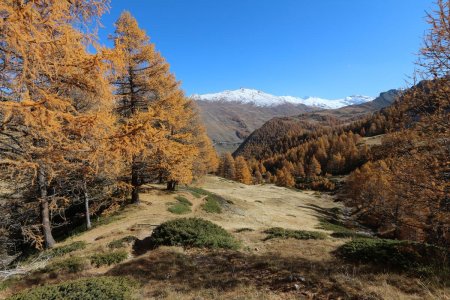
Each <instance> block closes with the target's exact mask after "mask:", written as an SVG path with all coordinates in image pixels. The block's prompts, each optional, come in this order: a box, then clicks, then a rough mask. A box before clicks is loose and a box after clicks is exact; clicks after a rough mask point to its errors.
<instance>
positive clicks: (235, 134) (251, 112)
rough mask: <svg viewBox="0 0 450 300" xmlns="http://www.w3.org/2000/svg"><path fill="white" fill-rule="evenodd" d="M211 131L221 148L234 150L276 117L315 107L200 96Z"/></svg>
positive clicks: (296, 113)
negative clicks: (206, 99)
mask: <svg viewBox="0 0 450 300" xmlns="http://www.w3.org/2000/svg"><path fill="white" fill-rule="evenodd" d="M196 103H197V106H198V108H199V111H200V115H201V117H202V120H203V122H204V124H205V126H206V129H207V131H208V135H209V137H210V138H211V140H212V141H213V142H214V145H215V147H216V149H217V150H218V151H219V152H225V151H230V152H233V151H234V150H236V148H237V147H238V146H239V145H240V144H241V143H242V142H243V141H244V140H245V139H246V138H247V137H248V136H249V135H250V133H252V132H253V131H254V130H255V129H257V128H259V127H261V126H262V125H263V124H264V123H265V122H267V121H268V120H270V119H272V118H274V117H285V116H291V115H298V114H301V113H304V112H308V111H312V108H310V107H308V106H306V105H302V104H299V105H294V104H291V103H283V104H281V105H277V106H256V105H253V104H250V103H239V102H226V101H205V100H197V101H196Z"/></svg>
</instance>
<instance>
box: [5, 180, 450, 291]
mask: <svg viewBox="0 0 450 300" xmlns="http://www.w3.org/2000/svg"><path fill="white" fill-rule="evenodd" d="M200 187H201V188H203V189H204V190H206V191H209V192H213V193H214V194H216V195H218V196H217V197H219V196H221V197H223V198H220V197H219V198H218V199H222V200H220V201H221V206H222V213H219V214H213V213H207V212H205V211H203V210H202V206H201V205H202V203H204V201H205V199H204V198H205V196H202V197H200V198H197V197H198V195H199V193H204V192H202V190H201V189H199V188H200ZM177 195H182V196H183V197H185V198H186V199H189V201H191V202H192V204H193V205H192V211H193V212H191V213H188V214H185V215H183V217H191V216H195V217H200V218H204V219H207V220H210V221H212V222H214V223H215V224H218V225H221V226H223V228H225V229H226V230H227V231H228V232H230V233H231V234H232V235H233V236H234V237H235V238H237V239H238V240H240V242H241V244H242V246H241V248H240V250H207V249H196V248H185V249H183V248H181V247H159V248H157V249H153V250H152V249H150V248H148V246H147V244H146V240H147V239H148V237H149V236H150V235H151V233H152V231H153V230H154V228H155V227H156V226H157V225H159V224H161V223H162V222H165V221H167V220H171V219H175V218H177V217H179V216H177V215H175V214H172V213H170V212H168V211H167V208H168V207H169V206H170V204H171V203H174V202H176V200H175V197H176V196H177ZM141 199H142V203H141V204H140V205H139V206H129V207H127V208H126V209H125V210H123V211H121V212H119V213H118V214H116V215H113V216H110V217H104V218H102V219H101V220H100V222H97V223H94V224H97V225H95V226H94V228H93V229H92V230H90V231H88V232H82V233H79V234H77V235H75V236H73V237H71V238H68V239H66V240H65V241H64V242H61V243H59V244H58V245H57V246H58V247H63V246H66V247H67V246H68V245H73V244H74V243H75V242H78V243H80V242H85V243H87V244H86V246H85V248H84V249H79V250H77V249H75V250H73V251H72V252H70V253H68V254H65V255H63V256H62V257H56V258H50V259H46V260H41V261H40V263H38V262H39V258H38V259H34V260H33V259H31V260H30V259H29V260H28V262H32V263H23V264H22V267H21V270H23V271H25V270H28V273H27V274H26V275H21V276H19V277H18V278H15V279H11V280H8V281H5V282H4V283H2V284H1V285H0V290H1V291H0V298H2V297H5V296H8V295H10V294H11V293H13V292H14V293H17V292H20V291H21V290H23V289H24V288H29V287H33V286H37V285H49V284H53V283H60V282H64V281H67V280H71V279H74V278H102V277H101V276H104V275H108V276H112V278H122V277H123V276H129V277H130V278H132V279H134V280H137V282H138V286H139V288H137V289H135V290H134V292H133V294H134V296H135V298H136V299H193V298H195V299H261V298H264V299H299V298H300V299H304V298H305V299H306V298H314V299H330V298H331V299H337V298H341V299H349V298H352V299H362V298H361V297H362V295H365V296H364V299H367V297H370V299H436V298H442V299H445V297H446V295H449V292H450V291H449V290H448V288H447V289H444V288H440V287H438V286H435V285H433V284H431V283H427V282H426V281H424V280H421V279H420V278H408V277H407V276H406V275H402V274H401V273H397V272H390V271H387V272H386V271H384V272H378V271H377V269H376V268H373V267H369V266H364V265H357V264H352V263H348V262H345V261H343V260H342V259H340V258H337V257H336V255H335V254H334V251H335V250H336V249H337V248H338V247H340V246H341V245H343V244H344V243H345V242H347V241H348V239H342V238H334V237H332V236H330V234H333V231H334V230H338V229H336V228H339V226H334V227H333V226H330V223H327V222H326V221H325V220H326V219H330V218H335V217H338V216H339V211H341V210H342V206H341V204H338V203H335V202H333V199H332V198H331V197H330V196H327V195H322V194H320V193H313V192H301V191H295V190H291V189H286V188H282V187H275V186H273V185H258V186H246V185H242V184H238V183H235V182H231V181H228V180H225V179H221V178H218V177H212V176H209V177H206V178H205V180H204V181H203V182H202V183H201V184H199V185H198V187H197V188H195V189H184V188H183V189H181V190H180V191H178V192H176V193H171V192H167V191H164V190H162V187H161V186H158V185H151V186H147V187H146V192H145V193H144V194H141ZM324 226H325V227H324ZM272 227H282V228H286V229H293V230H308V231H313V232H323V233H325V234H326V237H325V239H316V240H315V239H307V240H301V239H300V240H299V239H293V238H290V239H282V238H274V239H267V234H265V233H263V231H264V230H267V229H269V228H272ZM321 227H322V228H327V229H328V230H324V229H320V228H321ZM339 230H340V229H339ZM129 236H133V237H136V238H137V240H136V242H134V243H133V242H131V244H130V242H127V243H125V245H124V246H123V247H118V249H116V250H114V249H113V250H111V247H108V245H111V243H112V242H115V241H118V240H119V239H121V238H125V237H129ZM128 239H129V240H130V241H132V239H130V238H128ZM116 244H117V242H116ZM127 245H128V246H127ZM133 245H134V246H133ZM56 249H58V248H56ZM111 251H113V252H114V251H115V252H118V251H122V252H123V251H125V252H126V253H127V256H128V258H126V259H125V260H123V261H122V262H119V263H112V264H111V265H110V266H107V265H105V266H101V267H96V266H95V265H93V264H92V263H90V264H89V263H88V264H85V265H83V266H82V267H80V268H79V269H78V268H77V269H73V268H72V269H64V268H65V267H64V266H65V264H64V263H59V264H58V262H64V261H66V262H67V261H68V260H69V261H75V260H77V259H78V260H81V259H85V260H89V257H92V256H93V255H99V254H102V253H103V254H105V253H111ZM41 257H45V255H44V256H41ZM66 264H67V263H66ZM32 266H34V267H35V268H36V267H37V266H39V267H40V270H35V269H32ZM111 280H112V279H111Z"/></svg>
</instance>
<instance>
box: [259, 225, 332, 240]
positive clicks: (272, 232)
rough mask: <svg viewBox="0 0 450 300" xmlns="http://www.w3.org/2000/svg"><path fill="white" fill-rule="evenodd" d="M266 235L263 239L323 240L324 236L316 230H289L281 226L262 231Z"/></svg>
mask: <svg viewBox="0 0 450 300" xmlns="http://www.w3.org/2000/svg"><path fill="white" fill-rule="evenodd" d="M264 233H266V234H267V237H266V238H265V239H264V240H270V239H275V238H280V239H289V238H294V239H297V240H323V239H325V238H326V234H325V233H323V232H318V231H306V230H291V229H284V228H281V227H272V228H269V229H267V230H265V231H264Z"/></svg>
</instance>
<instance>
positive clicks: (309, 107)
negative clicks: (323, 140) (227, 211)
mask: <svg viewBox="0 0 450 300" xmlns="http://www.w3.org/2000/svg"><path fill="white" fill-rule="evenodd" d="M397 93H398V91H396V90H391V91H388V92H386V93H381V94H380V96H379V97H377V98H375V99H373V98H370V97H365V96H353V97H347V98H345V99H338V100H328V99H321V98H317V97H310V98H305V99H306V100H305V99H302V98H295V97H290V96H281V97H277V96H273V95H270V94H266V93H263V92H260V91H255V90H249V89H242V90H237V91H226V92H223V93H217V94H208V95H194V96H192V97H191V98H192V99H194V100H195V101H196V103H197V106H198V107H199V111H200V114H201V117H202V121H203V122H204V123H205V126H206V129H207V132H208V136H209V137H210V138H211V140H212V141H213V142H214V145H215V147H216V149H217V150H218V152H219V153H222V152H225V151H229V152H233V151H234V150H236V149H237V148H238V147H239V145H240V144H241V143H242V142H244V140H245V139H246V138H247V137H248V136H249V135H250V134H251V133H252V132H253V131H255V130H257V129H258V128H260V127H261V126H263V125H264V123H265V122H268V121H269V120H271V119H272V118H283V117H291V116H301V118H302V119H303V120H305V121H314V119H315V118H316V117H317V116H331V117H333V118H337V119H339V120H349V119H355V118H358V117H360V116H362V115H364V114H367V113H370V112H374V111H377V110H379V109H381V108H383V107H386V106H387V105H389V104H390V103H392V102H393V101H394V98H395V96H396V95H397ZM351 104H353V105H351ZM349 105H350V106H349ZM333 108H334V109H333ZM316 114H317V115H316Z"/></svg>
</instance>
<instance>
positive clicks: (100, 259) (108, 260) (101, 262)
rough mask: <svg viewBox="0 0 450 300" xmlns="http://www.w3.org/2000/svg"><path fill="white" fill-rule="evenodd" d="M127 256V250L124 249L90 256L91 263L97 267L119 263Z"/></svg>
mask: <svg viewBox="0 0 450 300" xmlns="http://www.w3.org/2000/svg"><path fill="white" fill-rule="evenodd" d="M127 258H128V252H126V251H124V250H119V251H113V252H106V253H98V254H94V255H92V256H91V264H93V265H95V266H96V267H97V268H98V267H101V266H111V265H115V264H118V263H121V262H122V261H124V260H125V259H127Z"/></svg>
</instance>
